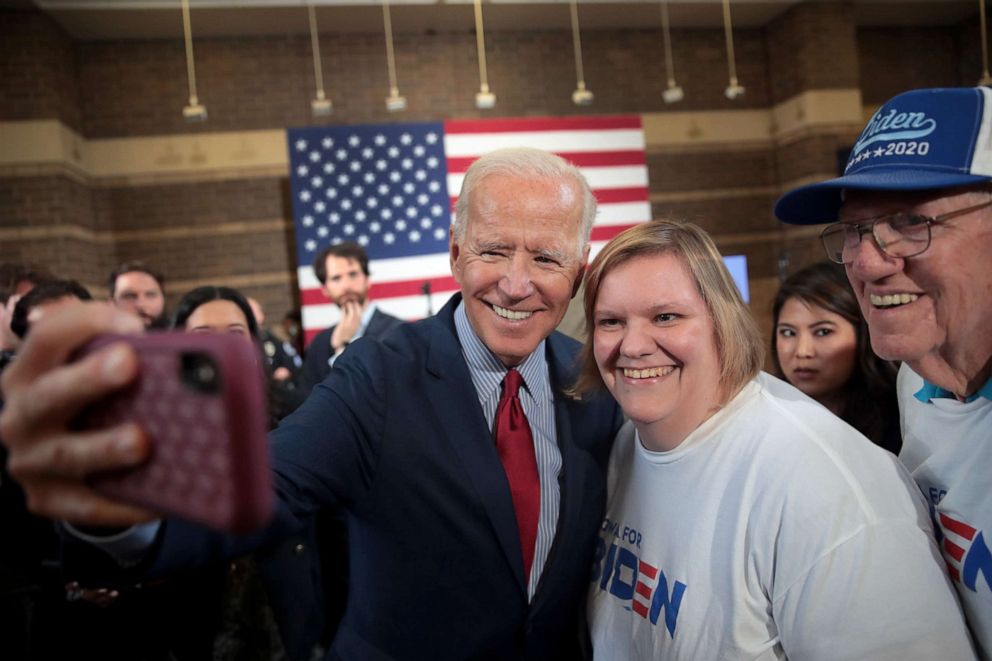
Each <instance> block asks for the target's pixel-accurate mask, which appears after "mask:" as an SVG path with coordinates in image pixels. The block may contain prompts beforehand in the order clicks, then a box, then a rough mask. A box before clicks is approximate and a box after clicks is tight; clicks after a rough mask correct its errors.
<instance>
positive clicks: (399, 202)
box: [393, 195, 403, 207]
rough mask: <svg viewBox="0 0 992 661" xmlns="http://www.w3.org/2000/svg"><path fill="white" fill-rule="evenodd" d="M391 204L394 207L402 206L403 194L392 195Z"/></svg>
mask: <svg viewBox="0 0 992 661" xmlns="http://www.w3.org/2000/svg"><path fill="white" fill-rule="evenodd" d="M393 206H394V207H401V206H403V196H402V195H393Z"/></svg>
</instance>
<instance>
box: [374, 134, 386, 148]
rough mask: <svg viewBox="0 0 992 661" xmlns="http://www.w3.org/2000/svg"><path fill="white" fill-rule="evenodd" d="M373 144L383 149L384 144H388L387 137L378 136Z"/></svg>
mask: <svg viewBox="0 0 992 661" xmlns="http://www.w3.org/2000/svg"><path fill="white" fill-rule="evenodd" d="M373 142H375V144H376V146H377V147H381V146H383V145H384V144H386V136H384V135H383V134H381V133H380V134H378V135H377V136H375V138H374V140H373Z"/></svg>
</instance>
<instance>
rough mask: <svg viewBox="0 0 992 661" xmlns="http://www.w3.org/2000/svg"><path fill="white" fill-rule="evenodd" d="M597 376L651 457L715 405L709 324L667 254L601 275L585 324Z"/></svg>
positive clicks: (716, 376)
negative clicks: (588, 326) (590, 336)
mask: <svg viewBox="0 0 992 661" xmlns="http://www.w3.org/2000/svg"><path fill="white" fill-rule="evenodd" d="M593 323H594V327H593V354H594V356H595V358H596V364H597V365H598V366H599V371H600V375H601V376H602V378H603V382H604V383H605V384H606V387H607V388H608V389H609V391H610V393H611V394H612V395H613V397H614V398H615V399H616V400H617V402H618V403H619V404H620V406H621V407H623V410H624V413H625V414H626V415H627V417H629V418H630V419H631V420H633V421H634V424H635V425H636V426H637V429H638V432H639V434H640V437H641V441H642V442H643V443H644V444H645V446H647V447H648V448H649V449H652V450H671V449H673V448H675V447H677V446H678V445H679V444H680V443H681V442H682V441H683V440H684V439H685V437H686V436H688V435H689V434H690V433H691V432H692V431H693V430H694V429H695V428H696V427H698V426H699V425H700V424H702V423H703V422H704V421H705V420H706V419H707V418H709V417H710V416H711V415H712V414H713V413H714V412H715V411H716V409H717V408H719V405H720V403H721V401H722V390H723V388H722V385H721V380H720V374H721V369H720V367H721V366H720V356H719V352H718V351H717V347H716V337H715V333H714V327H713V319H712V316H711V315H710V312H709V309H708V308H707V307H706V302H705V301H704V300H703V298H702V296H700V294H699V291H698V289H697V288H696V284H695V282H694V281H693V279H692V277H691V276H690V275H689V272H688V271H687V269H686V268H685V265H684V264H683V262H682V259H681V258H680V257H679V256H678V255H676V254H674V253H671V252H665V253H659V254H650V255H643V256H638V257H633V258H631V259H629V260H627V261H625V262H622V263H621V264H619V265H618V266H616V267H615V268H613V269H612V270H611V271H609V272H608V273H607V274H606V275H605V276H604V277H603V280H602V283H601V285H600V288H599V292H598V296H597V298H596V304H595V308H594V317H593Z"/></svg>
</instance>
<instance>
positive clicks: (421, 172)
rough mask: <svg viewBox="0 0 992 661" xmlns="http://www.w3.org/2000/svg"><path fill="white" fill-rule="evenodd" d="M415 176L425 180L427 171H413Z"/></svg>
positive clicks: (418, 179)
mask: <svg viewBox="0 0 992 661" xmlns="http://www.w3.org/2000/svg"><path fill="white" fill-rule="evenodd" d="M413 176H414V178H416V180H417V181H423V180H424V179H426V178H427V172H426V171H425V170H417V171H416V172H414V173H413Z"/></svg>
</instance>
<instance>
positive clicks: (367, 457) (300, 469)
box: [157, 296, 621, 661]
mask: <svg viewBox="0 0 992 661" xmlns="http://www.w3.org/2000/svg"><path fill="white" fill-rule="evenodd" d="M459 300H460V297H459V296H456V297H454V299H453V300H452V301H450V302H449V303H448V305H446V306H445V307H444V309H443V310H441V312H440V313H439V314H438V315H437V316H436V317H433V318H430V319H426V320H424V321H421V322H418V323H415V324H405V325H403V326H401V327H400V328H398V329H397V330H395V331H394V332H392V333H390V334H388V335H387V336H386V337H385V338H383V339H382V340H381V341H372V340H369V339H361V340H359V341H357V342H356V343H355V344H353V345H352V346H351V347H350V348H349V349H348V351H346V352H345V353H344V355H342V356H341V358H339V359H338V360H337V361H336V362H335V363H334V369H333V370H332V372H331V375H330V376H329V377H328V378H327V380H325V381H324V382H323V383H322V384H321V385H319V386H318V387H317V388H315V389H314V391H313V393H312V394H311V396H310V398H309V399H308V400H307V402H306V403H305V404H304V405H303V406H302V407H301V408H300V409H298V410H297V411H296V412H295V413H294V414H292V415H291V416H290V417H288V418H286V419H285V420H284V421H283V423H282V425H280V427H279V428H278V429H277V430H276V431H275V432H273V434H274V438H273V462H274V466H273V469H274V476H275V480H276V489H277V493H278V496H279V498H278V506H279V510H280V512H279V516H278V521H277V523H276V524H275V525H274V526H273V527H279V525H280V524H284V523H286V522H287V520H288V521H289V522H292V519H293V518H294V517H304V516H306V515H307V514H311V513H313V512H314V511H315V510H317V509H318V508H320V507H322V506H323V504H325V503H335V502H340V503H342V504H343V506H344V507H345V508H346V509H347V510H348V515H349V521H348V525H349V544H350V555H351V560H352V564H351V572H350V581H351V586H350V590H349V593H348V606H347V610H346V612H345V615H344V618H343V620H342V623H341V626H340V628H339V629H338V633H337V636H336V638H335V640H334V643H333V645H332V647H331V649H330V652H329V658H333V659H336V658H340V659H348V660H351V659H362V660H368V661H375V660H386V659H432V660H433V659H535V660H537V659H540V660H546V659H556V658H562V659H572V658H575V655H576V648H577V646H578V642H579V639H580V635H581V633H580V628H579V626H578V621H579V614H580V612H582V611H584V609H585V602H586V592H587V590H588V586H589V581H590V572H591V567H592V560H593V548H594V543H595V540H596V535H597V531H598V529H599V527H600V524H601V522H602V516H603V512H604V508H605V499H606V489H605V476H606V465H607V461H608V458H609V449H610V445H611V443H612V440H613V436H614V434H615V432H616V431H617V429H618V428H619V425H620V421H621V418H620V413H619V409H618V408H617V406H616V404H615V403H614V402H613V400H612V399H611V398H609V397H608V396H603V395H597V396H594V397H592V398H590V399H589V400H587V401H582V402H580V401H576V400H575V399H573V398H571V397H569V396H568V395H566V394H565V393H564V392H563V388H565V387H567V386H569V385H571V383H572V381H573V379H574V376H575V356H576V351H577V349H578V343H577V342H575V341H574V340H572V339H571V338H568V337H566V336H565V335H562V334H559V333H553V334H552V335H551V336H550V337H549V338H548V340H547V342H546V350H547V361H548V369H549V375H550V378H551V385H552V389H553V391H554V393H555V404H554V406H555V410H556V424H557V431H558V442H559V445H560V448H561V453H562V473H561V477H560V484H561V511H560V515H559V520H558V527H557V533H556V536H555V540H554V544H553V546H552V548H551V552H550V554H549V555H548V559H547V563H546V566H545V569H544V573H543V575H542V577H541V581H540V584H539V586H538V589H537V593H536V594H535V596H534V599H533V601H532V602H531V603H529V604H528V600H527V588H526V581H525V577H524V570H523V560H522V558H521V552H520V542H519V537H518V533H517V526H516V523H515V516H514V511H513V501H512V499H511V497H510V491H509V487H508V485H507V480H506V476H505V473H504V471H503V467H502V464H501V463H500V460H499V457H498V455H497V453H496V448H495V444H494V442H493V439H492V435H491V432H490V427H489V423H488V422H487V421H486V420H485V419H484V416H483V413H482V408H481V405H480V404H479V401H478V397H477V396H476V390H475V387H474V386H473V383H472V379H471V376H470V374H469V369H468V366H467V365H466V363H465V360H464V358H463V356H462V353H461V348H460V346H459V343H458V338H457V335H456V333H455V326H454V318H453V313H454V309H455V306H456V305H457V303H458V301H459ZM163 528H164V535H163V536H162V538H161V539H160V551H159V553H158V561H157V570H158V571H169V570H174V569H176V568H177V567H181V566H183V565H188V564H189V563H190V561H191V560H193V559H199V560H203V559H205V558H207V557H209V556H210V555H211V554H214V553H232V552H237V550H236V549H235V548H232V542H231V540H230V538H222V537H221V536H219V535H208V534H205V533H204V532H203V531H202V529H196V528H194V527H192V526H190V525H189V524H184V523H178V522H171V521H170V522H168V523H167V524H166V525H165V526H164V527H163Z"/></svg>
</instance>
